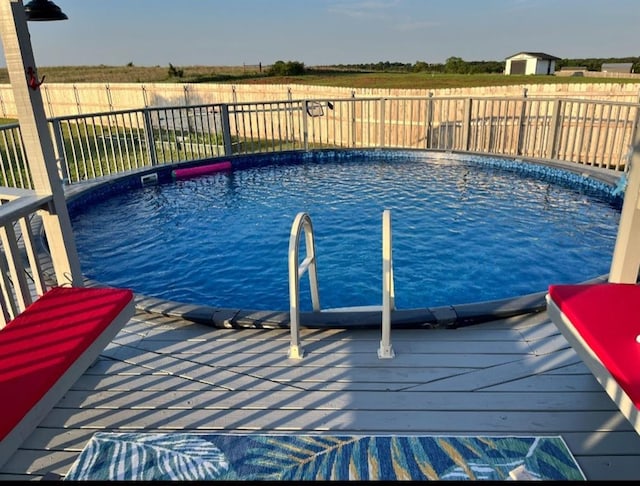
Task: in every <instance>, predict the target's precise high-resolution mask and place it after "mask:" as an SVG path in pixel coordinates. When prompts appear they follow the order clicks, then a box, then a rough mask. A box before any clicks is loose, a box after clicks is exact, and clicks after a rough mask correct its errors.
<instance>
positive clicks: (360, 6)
mask: <svg viewBox="0 0 640 486" xmlns="http://www.w3.org/2000/svg"><path fill="white" fill-rule="evenodd" d="M400 3H401V2H400V1H399V0H395V1H392V2H389V1H386V2H385V1H375V0H364V1H362V2H348V3H346V2H343V3H335V4H333V5H330V6H329V7H328V9H327V11H328V12H329V13H332V14H337V15H344V16H346V17H351V18H359V19H371V18H384V17H388V15H389V10H390V9H393V8H395V7H397V6H398V5H400Z"/></svg>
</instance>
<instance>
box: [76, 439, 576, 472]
mask: <svg viewBox="0 0 640 486" xmlns="http://www.w3.org/2000/svg"><path fill="white" fill-rule="evenodd" d="M213 479H220V480H350V479H353V480H399V479H406V480H421V479H422V480H424V479H440V480H447V479H449V480H460V479H474V480H494V481H495V480H514V479H515V480H526V479H531V480H584V479H585V477H584V475H583V474H582V471H581V470H580V468H579V466H578V465H577V464H576V462H575V459H574V457H573V456H572V454H571V452H570V451H569V449H568V447H567V445H566V444H565V442H564V440H563V439H562V437H559V436H551V437H493V436H486V437H461V436H397V435H392V436H352V435H348V436H347V435H293V434H291V435H258V434H250V435H239V434H190V433H164V434H144V433H104V432H99V433H96V434H95V435H94V436H93V437H92V438H91V440H90V441H89V443H88V444H87V446H86V447H85V448H84V450H83V451H82V452H81V453H80V455H79V456H78V458H77V460H76V461H75V463H74V464H73V466H72V467H71V469H70V470H69V472H68V473H67V475H66V476H65V480H213Z"/></svg>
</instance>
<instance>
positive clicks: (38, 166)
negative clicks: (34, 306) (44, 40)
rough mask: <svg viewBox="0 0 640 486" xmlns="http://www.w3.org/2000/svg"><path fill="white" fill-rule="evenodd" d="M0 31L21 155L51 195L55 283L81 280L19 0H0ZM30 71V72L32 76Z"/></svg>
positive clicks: (45, 216)
mask: <svg viewBox="0 0 640 486" xmlns="http://www.w3.org/2000/svg"><path fill="white" fill-rule="evenodd" d="M0 31H1V34H2V44H3V47H4V53H5V58H6V62H7V71H8V73H9V79H10V81H11V86H12V88H13V94H14V98H15V102H16V110H17V114H18V122H19V124H20V131H21V133H22V140H23V142H24V148H25V155H26V158H27V162H28V164H29V170H30V172H31V177H32V179H33V187H34V189H35V191H36V193H37V194H39V195H49V194H51V195H52V196H53V198H52V202H51V207H50V209H49V211H46V212H44V211H43V213H42V223H43V226H44V230H45V233H46V237H47V243H48V245H49V250H50V252H51V260H52V264H53V268H54V271H55V274H56V279H57V283H58V285H62V284H64V283H67V284H68V283H70V284H71V285H73V286H77V287H81V286H82V285H83V279H82V272H81V269H80V262H79V260H78V255H77V251H76V245H75V240H74V238H73V231H72V228H71V222H70V219H69V213H68V210H67V204H66V201H65V197H64V190H63V188H62V182H61V181H60V177H59V174H58V168H57V163H56V157H55V152H54V149H53V142H52V141H51V134H50V132H49V127H48V125H47V119H46V116H45V112H44V105H43V103H42V94H41V93H40V88H39V86H38V85H37V83H35V82H29V81H30V80H34V79H35V80H36V81H38V80H39V79H40V78H38V74H37V69H36V64H35V61H34V57H33V52H32V49H31V39H30V36H29V30H28V29H27V20H26V16H25V13H24V6H23V5H22V0H0ZM32 76H33V77H32Z"/></svg>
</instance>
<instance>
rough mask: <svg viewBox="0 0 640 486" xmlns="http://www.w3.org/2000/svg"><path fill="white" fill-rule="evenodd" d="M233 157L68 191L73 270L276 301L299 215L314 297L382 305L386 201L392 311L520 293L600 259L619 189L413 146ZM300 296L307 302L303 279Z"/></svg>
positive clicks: (571, 275) (150, 291) (604, 256)
mask: <svg viewBox="0 0 640 486" xmlns="http://www.w3.org/2000/svg"><path fill="white" fill-rule="evenodd" d="M231 162H232V168H231V169H230V170H224V171H217V172H215V173H213V174H209V175H201V176H198V177H194V178H185V179H181V180H171V177H170V176H166V173H165V177H164V178H163V177H161V178H160V183H158V184H152V185H142V184H141V183H140V177H138V178H137V179H136V181H137V182H136V184H132V183H131V179H129V187H130V186H132V185H134V186H136V187H132V188H128V189H126V190H124V189H123V188H119V189H117V187H118V186H117V184H112V190H111V191H110V194H104V195H102V196H100V197H94V198H93V199H92V200H91V201H90V203H89V202H88V201H89V200H88V199H86V198H85V199H84V202H83V199H82V198H79V199H78V200H77V202H76V203H75V204H73V205H72V225H73V229H74V233H75V238H76V243H77V246H78V252H79V255H80V259H81V265H82V269H83V272H84V274H85V275H86V276H87V277H88V278H91V279H95V280H97V281H99V282H102V283H105V284H108V285H114V286H121V287H129V288H132V289H133V290H134V291H136V292H137V293H140V294H144V295H147V296H152V297H156V298H158V299H166V300H169V301H175V302H182V303H188V304H198V305H205V306H212V307H221V308H235V309H257V310H277V311H288V309H289V287H288V270H287V268H288V267H287V253H288V245H289V235H290V231H291V225H292V223H293V221H294V218H295V217H296V214H298V213H299V212H306V213H308V215H309V216H310V218H311V220H312V223H313V228H314V234H315V245H316V255H317V269H318V284H319V290H320V304H321V307H322V309H327V308H343V307H354V306H372V305H380V304H381V302H382V292H381V287H382V284H381V281H382V280H381V275H382V213H383V211H384V210H385V209H389V210H390V212H391V222H392V241H393V247H392V248H393V264H394V283H395V301H396V306H397V308H398V309H416V308H427V307H438V306H446V305H454V304H465V303H471V302H481V301H491V300H496V299H504V298H509V297H514V296H521V295H525V294H530V293H534V292H540V291H545V290H546V289H547V287H548V285H549V284H550V283H560V282H563V283H577V282H581V281H585V280H588V279H591V278H593V277H596V276H599V275H603V274H606V273H607V272H608V271H609V265H610V262H611V255H612V252H613V247H614V243H615V236H616V231H617V224H618V220H619V215H620V198H619V197H617V198H616V197H615V196H614V195H613V193H612V191H611V187H610V186H608V185H607V184H605V183H602V182H597V181H594V180H593V179H591V178H585V177H582V176H581V175H580V174H578V173H570V172H567V171H563V170H559V169H557V168H551V167H548V166H544V165H537V164H531V163H527V162H523V161H519V160H510V159H503V158H492V157H481V156H475V155H458V154H450V153H442V152H423V151H382V150H371V151H362V150H361V151H320V152H302V153H297V152H295V153H293V152H292V153H288V154H276V155H269V154H264V155H260V156H252V157H247V158H246V159H239V160H234V159H232V160H231ZM163 181H164V182H163ZM300 241H301V245H300V248H301V252H302V256H304V237H302V238H301V240H300ZM301 260H302V258H301ZM300 304H301V310H303V311H305V310H311V299H310V296H309V285H308V279H307V276H306V275H305V276H304V277H303V278H302V279H301V297H300Z"/></svg>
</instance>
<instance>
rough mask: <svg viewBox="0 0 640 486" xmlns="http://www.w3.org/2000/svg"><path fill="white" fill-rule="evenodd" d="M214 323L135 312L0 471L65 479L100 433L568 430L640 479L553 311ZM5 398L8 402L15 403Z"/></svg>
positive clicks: (600, 459) (591, 462)
mask: <svg viewBox="0 0 640 486" xmlns="http://www.w3.org/2000/svg"><path fill="white" fill-rule="evenodd" d="M391 341H392V346H393V349H394V351H395V354H396V357H395V358H393V359H378V356H377V350H378V348H379V343H380V332H379V331H374V330H349V331H346V330H312V329H303V331H302V346H303V348H304V351H305V357H304V358H303V359H302V360H300V361H294V360H289V359H288V358H287V351H288V346H289V334H288V331H287V330H284V329H281V330H260V329H245V330H235V329H216V328H212V327H207V326H204V325H201V324H195V323H190V322H186V321H183V320H181V319H179V318H174V317H161V316H157V315H151V314H144V313H140V312H139V313H137V314H136V316H134V318H133V319H132V320H131V321H130V322H129V324H128V325H127V326H126V327H125V328H124V329H123V330H122V331H121V332H120V334H119V335H118V336H117V337H116V339H115V340H114V341H113V343H112V344H111V345H110V346H109V347H108V348H107V349H106V350H105V351H104V352H103V354H102V356H101V358H100V359H98V361H96V363H95V364H94V365H93V366H92V367H91V368H90V369H89V370H88V371H87V372H86V373H85V374H84V375H83V376H82V377H81V378H80V380H79V381H78V382H77V383H76V384H75V385H74V386H73V388H72V389H71V390H70V391H69V392H68V393H67V394H66V396H65V397H64V398H63V399H62V400H61V401H60V403H58V405H57V406H56V407H55V408H54V409H53V410H52V412H51V413H49V415H48V416H47V417H46V418H45V420H44V421H43V422H42V423H41V424H40V426H39V427H38V429H37V430H36V431H35V432H34V433H33V434H32V435H31V436H30V437H28V438H27V440H26V441H25V442H24V444H23V446H22V448H21V449H19V450H18V451H17V452H16V453H15V454H14V455H13V457H12V458H11V459H10V460H9V461H8V463H7V464H5V466H4V467H3V468H2V469H0V479H4V480H15V479H40V478H41V477H42V476H43V475H45V474H46V473H56V474H58V475H64V474H65V473H66V472H67V471H68V469H69V468H70V467H71V464H72V463H73V461H74V460H75V459H76V457H77V456H78V454H79V452H80V451H81V450H82V448H83V447H84V446H85V444H86V442H87V441H88V440H89V438H90V437H91V436H92V434H93V433H94V432H97V431H100V430H103V431H133V430H138V431H171V430H183V431H186V430H192V431H199V432H204V431H222V432H229V433H233V432H243V433H248V432H253V431H255V432H261V433H268V432H278V433H282V432H291V433H305V432H314V433H324V432H326V433H334V432H340V433H350V434H393V433H397V434H443V435H481V434H486V435H510V434H511V435H561V436H562V437H563V438H564V439H565V441H566V442H567V444H568V446H569V448H570V449H571V451H572V453H573V454H574V456H575V457H576V458H577V461H578V463H579V464H580V466H581V468H582V470H583V472H584V473H585V475H586V477H587V478H588V479H590V480H596V479H603V480H604V479H610V480H616V479H635V480H637V479H640V466H639V464H640V436H639V435H638V434H636V432H635V431H634V430H633V428H632V427H631V425H629V423H628V422H627V420H626V419H625V418H624V417H623V416H622V414H621V413H620V412H619V411H618V410H617V408H616V407H615V405H614V404H613V402H612V401H611V400H610V399H609V397H608V396H607V395H606V393H605V392H604V391H603V390H602V389H601V387H600V385H599V384H598V383H597V382H596V380H595V378H594V377H593V376H592V375H591V373H590V372H589V370H588V369H587V367H586V366H585V365H584V364H583V363H582V362H581V361H580V359H579V358H578V357H577V355H576V354H575V352H574V351H573V350H572V349H571V348H570V347H569V345H568V344H567V342H566V341H565V339H564V338H563V337H562V335H561V334H560V333H559V331H558V330H557V329H556V327H555V326H554V325H553V324H552V323H551V322H550V321H549V320H548V318H547V316H546V313H539V314H534V315H529V316H526V317H515V318H510V319H507V320H501V321H495V322H490V323H485V324H479V325H474V326H470V327H465V328H460V329H422V330H420V329H416V330H393V332H392V334H391ZM6 399H7V398H6V397H3V400H6Z"/></svg>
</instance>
